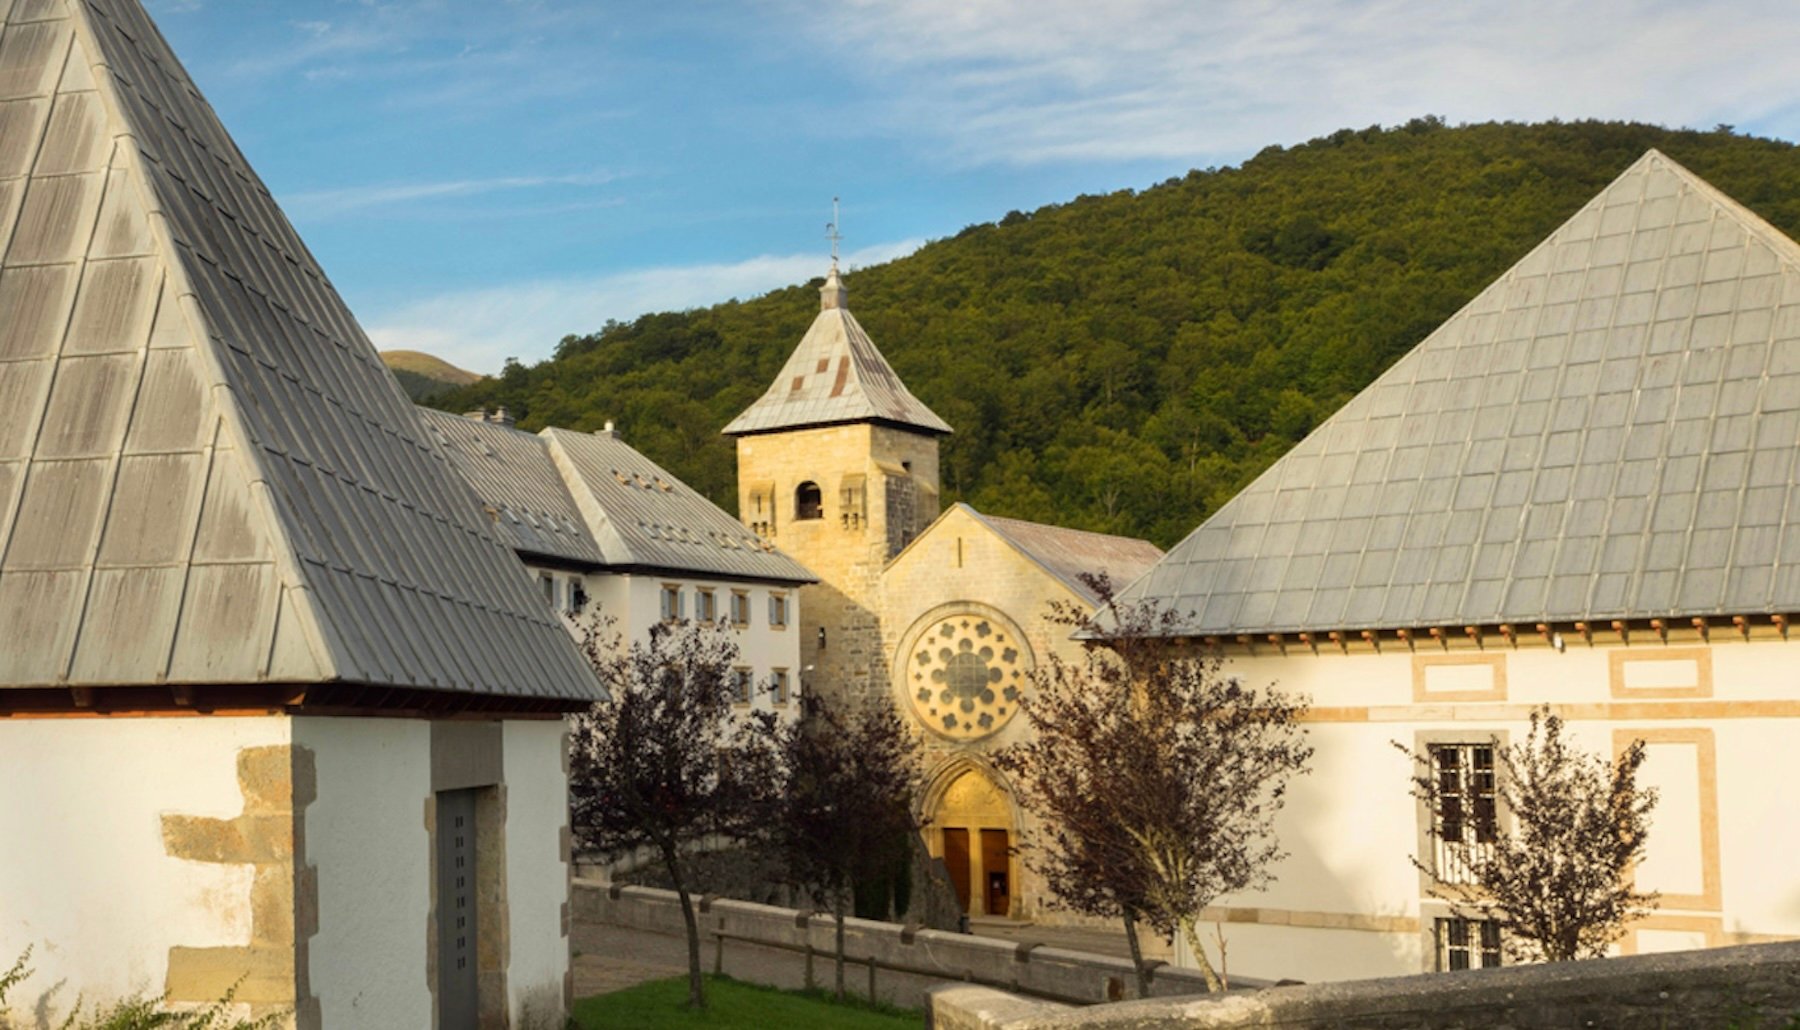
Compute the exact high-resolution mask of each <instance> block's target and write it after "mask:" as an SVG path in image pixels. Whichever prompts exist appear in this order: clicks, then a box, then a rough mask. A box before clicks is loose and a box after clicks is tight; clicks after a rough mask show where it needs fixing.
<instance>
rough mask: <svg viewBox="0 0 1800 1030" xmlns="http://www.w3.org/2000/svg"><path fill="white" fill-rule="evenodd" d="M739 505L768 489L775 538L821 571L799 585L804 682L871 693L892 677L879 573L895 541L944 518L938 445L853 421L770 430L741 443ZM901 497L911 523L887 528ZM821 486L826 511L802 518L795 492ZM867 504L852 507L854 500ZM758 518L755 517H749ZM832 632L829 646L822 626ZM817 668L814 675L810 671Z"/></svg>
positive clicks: (839, 692) (854, 694)
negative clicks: (894, 489)
mask: <svg viewBox="0 0 1800 1030" xmlns="http://www.w3.org/2000/svg"><path fill="white" fill-rule="evenodd" d="M737 450H738V510H739V511H740V512H746V511H751V510H752V507H753V505H752V496H753V494H754V493H755V492H757V491H760V490H763V489H764V488H770V489H769V493H770V494H772V499H773V508H774V510H773V512H772V518H769V519H768V520H767V523H768V524H769V525H771V526H772V528H771V529H770V531H769V533H768V538H769V539H770V540H772V541H773V542H774V543H775V545H776V546H777V547H780V548H781V549H782V550H783V551H785V552H787V553H788V554H789V555H790V556H792V557H793V558H794V559H795V560H796V561H798V562H800V563H801V564H802V565H805V566H806V567H807V568H808V569H810V570H811V571H812V572H813V574H814V575H816V576H818V577H819V579H820V582H819V583H817V584H815V585H813V586H809V587H806V588H804V589H803V590H801V591H800V612H799V619H798V626H797V628H798V629H799V632H800V666H801V670H802V676H801V682H802V685H803V687H804V688H805V689H808V690H814V691H817V692H819V693H820V694H821V696H825V697H830V698H867V697H869V696H871V692H872V691H877V690H880V689H881V688H882V687H883V686H885V684H886V683H887V655H886V653H885V652H884V650H883V648H882V627H881V612H882V610H883V606H882V597H881V573H882V569H883V568H884V567H885V566H886V564H887V561H888V559H889V557H891V556H892V551H891V550H890V539H891V538H892V539H910V538H911V536H912V535H913V534H915V533H916V532H917V531H918V528H920V527H922V526H923V525H924V524H926V523H928V522H930V520H931V519H933V518H935V517H936V516H937V496H938V493H937V474H938V462H937V441H936V439H935V438H933V437H930V436H925V435H921V434H918V433H909V432H904V431H901V430H896V429H890V428H887V427H883V426H874V425H868V424H853V425H842V426H826V427H823V428H817V429H800V430H794V431H791V432H782V433H767V434H761V435H756V436H747V437H742V438H740V439H739V440H738V445H737ZM896 480H898V481H899V482H900V483H901V484H902V486H901V487H900V493H902V494H904V496H898V495H897V496H896V497H894V498H893V502H894V504H893V505H892V506H894V507H896V508H897V510H898V512H899V514H898V517H901V518H904V519H907V520H909V522H910V525H908V526H906V527H901V526H893V527H890V525H889V509H890V506H891V505H890V499H889V497H888V492H889V489H890V486H891V484H892V483H893V482H894V481H896ZM806 482H810V483H815V484H817V485H818V487H819V494H820V497H821V499H822V502H823V504H822V507H823V511H822V513H821V515H822V517H820V518H816V519H805V520H801V519H796V518H795V517H794V516H795V504H794V493H795V489H796V488H797V487H798V486H799V485H800V484H801V483H806ZM859 491H860V497H861V501H860V503H858V504H856V505H854V508H855V510H849V509H847V507H846V503H845V498H846V496H856V495H857V494H858V492H859ZM745 521H746V522H747V524H752V525H754V524H756V523H757V522H758V520H757V519H754V518H752V519H746V520H745ZM821 629H823V630H824V637H823V642H824V643H823V646H821V644H820V641H821V637H820V633H819V631H820V630H821ZM808 666H810V667H811V669H810V671H807V667H808Z"/></svg>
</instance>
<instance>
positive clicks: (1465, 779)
mask: <svg viewBox="0 0 1800 1030" xmlns="http://www.w3.org/2000/svg"><path fill="white" fill-rule="evenodd" d="M1431 770H1432V775H1433V776H1434V777H1435V778H1436V780H1437V810H1436V811H1435V812H1433V813H1432V814H1431V817H1432V819H1433V820H1434V826H1433V830H1434V832H1435V835H1436V837H1437V841H1436V844H1437V847H1436V856H1435V857H1436V859H1437V864H1436V871H1437V875H1438V878H1439V879H1441V880H1445V881H1448V882H1452V883H1462V882H1468V881H1469V880H1471V879H1472V878H1473V875H1472V873H1471V871H1470V860H1471V859H1474V858H1477V857H1480V856H1482V855H1484V854H1485V853H1486V852H1487V851H1488V850H1489V849H1490V848H1491V846H1492V845H1493V843H1494V841H1495V840H1496V839H1497V838H1498V836H1499V822H1498V815H1497V811H1498V810H1497V808H1496V806H1495V801H1494V746H1493V744H1492V743H1487V744H1433V745H1431Z"/></svg>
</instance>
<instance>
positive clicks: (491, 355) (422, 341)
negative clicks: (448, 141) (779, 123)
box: [365, 240, 924, 373]
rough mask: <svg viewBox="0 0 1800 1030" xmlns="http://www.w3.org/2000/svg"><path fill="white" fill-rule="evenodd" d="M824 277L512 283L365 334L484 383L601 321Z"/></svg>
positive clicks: (710, 275)
mask: <svg viewBox="0 0 1800 1030" xmlns="http://www.w3.org/2000/svg"><path fill="white" fill-rule="evenodd" d="M923 242H924V241H922V240H902V241H899V242H895V243H885V244H879V245H876V246H872V247H866V248H864V249H862V250H858V251H856V252H854V253H851V254H847V255H845V259H844V264H845V265H846V266H848V267H856V266H859V265H871V264H878V263H880V262H883V261H891V260H893V259H894V258H897V257H901V256H903V255H906V254H910V253H912V252H913V251H915V250H917V249H918V248H919V247H920V246H921V245H922V244H923ZM823 271H824V262H823V261H822V260H821V259H820V257H819V255H817V254H790V255H764V256H761V257H754V258H750V259H749V260H747V261H738V262H734V263H730V264H707V265H685V266H675V267H664V268H646V269H637V270H634V271H629V272H620V273H616V274H611V275H602V276H594V277H590V278H575V279H546V280H539V281H535V282H522V283H511V284H507V285H504V286H494V287H489V288H486V289H480V290H469V291H464V292H459V293H448V294H443V295H441V296H436V297H430V298H426V299H424V300H419V301H412V302H409V303H407V304H405V305H403V306H401V307H399V308H397V309H395V310H392V311H388V312H385V313H381V314H377V315H375V316H373V317H370V318H368V319H366V320H365V326H366V327H367V329H368V333H369V337H370V338H371V339H372V340H374V341H375V346H376V347H378V348H380V349H381V350H422V351H425V352H427V353H430V354H435V355H437V356H438V357H440V358H443V359H444V360H445V361H448V362H450V363H451V364H454V365H459V366H461V367H463V368H467V369H470V370H471V371H475V372H485V373H493V372H498V371H499V370H500V366H501V364H502V362H504V361H505V360H506V358H507V357H509V356H512V357H517V358H518V359H519V360H521V361H525V362H531V361H536V360H540V359H542V358H545V357H548V356H549V354H550V352H551V350H552V349H553V348H554V347H555V346H556V344H557V342H558V341H560V340H561V339H562V338H563V337H564V336H566V335H568V334H570V333H590V332H596V331H598V330H599V329H600V327H601V326H603V325H605V324H606V321H607V320H608V319H616V320H618V321H621V322H623V321H629V320H631V319H634V318H636V317H638V316H639V315H641V314H644V313H646V312H651V311H679V310H684V309H687V308H693V307H701V306H704V305H707V304H715V303H718V302H721V301H725V300H729V299H731V298H734V297H737V298H744V297H753V296H757V295H760V294H763V293H767V292H768V291H770V290H774V289H779V288H780V287H783V286H787V285H791V284H793V283H796V282H803V281H805V280H806V279H809V278H811V277H813V276H817V275H819V274H820V273H822V272H823ZM852 302H854V298H852Z"/></svg>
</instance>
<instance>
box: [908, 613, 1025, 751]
mask: <svg viewBox="0 0 1800 1030" xmlns="http://www.w3.org/2000/svg"><path fill="white" fill-rule="evenodd" d="M1030 668H1031V659H1030V656H1029V654H1028V653H1026V648H1025V645H1024V643H1023V642H1022V641H1020V640H1019V639H1018V634H1017V630H1016V629H1014V628H1013V627H1012V626H1010V625H1005V624H1003V623H1001V622H1000V620H998V619H995V618H992V617H986V616H979V615H974V614H969V615H956V616H951V617H950V618H947V619H940V620H938V621H937V622H935V623H933V624H931V625H929V626H927V627H925V629H924V630H923V631H921V632H920V633H919V634H918V637H917V639H916V640H915V641H914V642H913V644H912V646H911V647H910V648H908V659H907V665H906V673H905V689H906V691H907V694H908V696H909V697H910V698H911V700H912V707H913V714H914V715H915V716H916V717H917V718H918V719H919V721H920V722H922V723H924V724H925V725H926V726H928V727H930V728H931V729H932V730H933V731H934V732H936V733H939V734H941V735H943V736H946V737H950V738H952V739H956V740H974V739H977V738H980V737H985V736H987V735H988V734H990V733H993V732H995V731H996V730H998V729H1000V728H1001V727H1002V726H1005V725H1006V724H1007V722H1008V721H1010V720H1011V719H1012V717H1013V715H1014V714H1015V713H1016V712H1017V711H1018V710H1019V695H1020V693H1021V692H1022V691H1024V689H1025V677H1026V673H1027V672H1028V671H1029V670H1030Z"/></svg>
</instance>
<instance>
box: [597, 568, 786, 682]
mask: <svg viewBox="0 0 1800 1030" xmlns="http://www.w3.org/2000/svg"><path fill="white" fill-rule="evenodd" d="M565 575H567V574H565ZM664 585H671V586H678V587H680V588H681V592H682V602H683V611H685V612H686V613H687V618H689V619H692V618H694V617H695V612H696V611H697V608H696V605H697V603H698V602H697V601H696V599H695V598H696V592H697V591H698V590H711V591H712V592H713V598H714V601H715V603H716V606H717V612H716V615H717V618H719V619H727V618H729V617H730V614H731V594H732V591H734V590H741V591H744V592H745V593H747V594H748V595H749V598H750V621H749V624H748V625H746V626H741V627H738V626H734V627H732V629H731V636H732V640H733V642H735V643H736V644H737V646H738V650H739V662H738V664H740V665H743V666H745V667H747V668H749V669H750V670H751V673H752V674H753V675H754V676H755V681H756V688H757V689H756V691H755V692H754V693H753V694H752V700H751V703H750V706H749V707H750V708H752V709H758V710H765V711H774V712H777V713H779V714H782V715H785V716H789V717H792V716H793V715H795V714H796V713H797V711H798V708H799V705H798V704H797V699H798V697H799V693H800V682H801V680H802V679H803V678H804V676H805V672H806V667H805V665H804V664H803V663H802V662H801V655H802V653H803V649H802V647H801V642H800V591H799V590H798V589H795V588H793V587H781V586H770V585H768V584H764V583H748V582H741V581H733V580H724V579H696V578H692V577H683V576H677V575H673V574H671V575H666V576H652V575H630V576H625V575H595V576H588V577H586V578H585V579H584V587H583V589H585V590H586V591H587V594H588V597H589V599H590V600H589V605H590V610H592V609H593V608H594V606H597V608H598V611H599V612H600V613H601V614H603V615H605V616H608V617H610V618H612V619H614V620H616V621H615V624H614V629H615V630H616V631H617V632H618V634H619V637H620V639H621V640H624V641H627V642H633V641H648V640H649V639H650V629H651V627H653V626H656V625H659V624H660V623H661V622H662V588H663V586H664ZM771 593H778V594H782V595H784V596H785V597H786V598H787V602H788V610H787V625H786V626H785V627H775V626H770V625H769V595H770V594H771ZM584 614H586V613H584ZM776 669H786V670H787V674H788V690H789V697H790V699H791V700H790V701H789V702H788V704H787V705H785V706H782V705H777V704H775V703H774V699H773V697H772V696H771V695H770V694H769V692H768V690H767V688H768V685H769V676H770V674H771V673H772V672H773V671H774V670H776Z"/></svg>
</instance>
